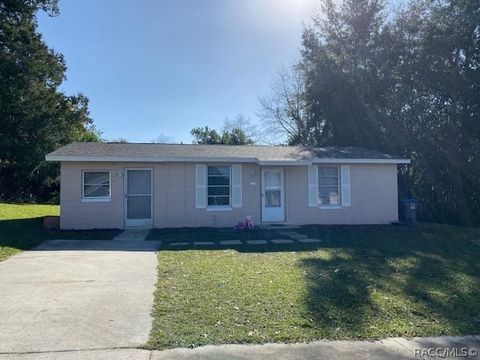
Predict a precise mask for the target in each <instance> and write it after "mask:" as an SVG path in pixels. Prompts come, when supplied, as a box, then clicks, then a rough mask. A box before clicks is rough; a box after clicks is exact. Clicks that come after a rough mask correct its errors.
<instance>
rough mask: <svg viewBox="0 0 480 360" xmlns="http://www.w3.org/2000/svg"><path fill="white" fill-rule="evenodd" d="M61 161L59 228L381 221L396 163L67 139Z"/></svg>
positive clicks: (377, 156)
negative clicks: (249, 220)
mask: <svg viewBox="0 0 480 360" xmlns="http://www.w3.org/2000/svg"><path fill="white" fill-rule="evenodd" d="M46 160H48V161H59V162H60V163H61V185H60V205H61V215H60V227H61V228H62V229H94V228H98V229H100V228H124V227H130V226H142V227H155V228H166V227H197V226H213V227H230V226H233V225H235V224H237V223H238V222H239V221H241V220H243V219H244V218H245V217H246V216H247V215H251V216H252V218H253V221H254V222H255V223H256V224H259V223H285V224H297V225H302V224H389V223H391V222H395V221H397V220H398V204H397V202H398V188H397V164H408V163H409V160H407V159H402V158H399V157H394V156H390V155H387V154H383V153H380V152H376V151H371V150H365V149H360V148H350V147H348V148H337V147H332V148H304V147H287V146H254V145H245V146H228V145H170V144H128V143H126V144H119V143H72V144H70V145H67V146H64V147H62V148H60V149H58V150H56V151H54V152H52V153H50V154H48V155H47V156H46Z"/></svg>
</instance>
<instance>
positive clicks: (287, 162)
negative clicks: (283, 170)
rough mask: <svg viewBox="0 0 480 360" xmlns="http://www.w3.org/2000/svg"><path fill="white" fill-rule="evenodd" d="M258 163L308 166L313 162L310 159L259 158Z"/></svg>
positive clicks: (262, 164)
mask: <svg viewBox="0 0 480 360" xmlns="http://www.w3.org/2000/svg"><path fill="white" fill-rule="evenodd" d="M258 165H261V166H269V165H276V166H308V165H312V162H311V161H309V160H264V161H262V160H259V161H258Z"/></svg>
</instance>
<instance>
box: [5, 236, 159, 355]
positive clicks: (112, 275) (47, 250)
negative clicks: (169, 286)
mask: <svg viewBox="0 0 480 360" xmlns="http://www.w3.org/2000/svg"><path fill="white" fill-rule="evenodd" d="M159 245H160V244H159V243H158V242H152V241H76V240H73V241H72V240H68V241H63V240H54V241H48V242H45V243H44V244H42V245H41V247H39V248H37V249H35V250H31V251H26V252H23V253H21V254H19V255H16V256H13V257H11V258H10V259H8V260H6V261H4V262H0V358H2V356H8V355H14V354H17V355H19V354H22V353H23V354H26V353H41V352H65V351H67V352H68V351H72V350H73V351H75V350H88V349H113V348H117V349H118V348H132V347H137V346H139V345H143V344H144V343H145V342H146V341H147V338H148V334H149V331H150V326H151V322H152V319H151V316H150V312H151V310H152V305H153V292H154V287H155V282H156V279H157V276H156V265H157V257H156V254H155V251H156V250H157V249H158V247H159Z"/></svg>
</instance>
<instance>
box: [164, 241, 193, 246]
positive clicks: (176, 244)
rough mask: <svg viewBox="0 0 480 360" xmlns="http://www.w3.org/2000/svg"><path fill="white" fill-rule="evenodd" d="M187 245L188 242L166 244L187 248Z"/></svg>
mask: <svg viewBox="0 0 480 360" xmlns="http://www.w3.org/2000/svg"><path fill="white" fill-rule="evenodd" d="M189 244H190V243H188V242H173V243H170V244H168V246H187V245H189Z"/></svg>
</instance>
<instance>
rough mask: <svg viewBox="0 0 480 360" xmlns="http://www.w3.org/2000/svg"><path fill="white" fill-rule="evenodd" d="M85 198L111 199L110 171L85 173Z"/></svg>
mask: <svg viewBox="0 0 480 360" xmlns="http://www.w3.org/2000/svg"><path fill="white" fill-rule="evenodd" d="M83 197H84V198H106V197H110V173H109V172H108V171H84V172H83Z"/></svg>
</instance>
